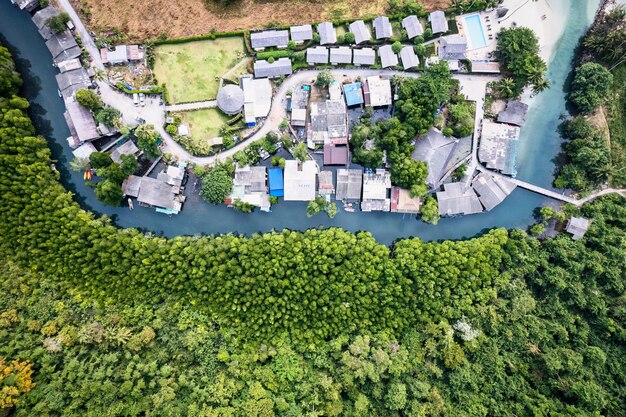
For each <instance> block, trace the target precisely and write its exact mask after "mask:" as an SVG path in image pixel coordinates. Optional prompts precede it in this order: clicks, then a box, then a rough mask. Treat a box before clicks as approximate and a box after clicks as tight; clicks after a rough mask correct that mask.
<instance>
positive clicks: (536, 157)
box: [0, 0, 599, 245]
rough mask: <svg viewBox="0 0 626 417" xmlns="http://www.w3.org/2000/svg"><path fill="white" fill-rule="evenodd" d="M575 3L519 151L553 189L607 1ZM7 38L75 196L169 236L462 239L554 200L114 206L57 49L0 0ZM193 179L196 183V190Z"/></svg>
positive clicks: (529, 175) (533, 177)
mask: <svg viewBox="0 0 626 417" xmlns="http://www.w3.org/2000/svg"><path fill="white" fill-rule="evenodd" d="M563 1H564V2H565V4H566V5H567V6H566V7H569V10H568V11H567V16H564V17H563V18H564V19H566V21H567V27H566V29H565V33H564V34H563V36H562V38H561V42H560V44H559V46H558V48H557V50H556V52H555V54H554V56H553V58H552V61H551V62H550V64H549V70H548V77H549V79H550V81H551V83H552V86H551V88H550V89H548V90H547V91H545V92H544V93H542V94H540V95H539V96H537V97H536V98H535V99H534V101H533V104H532V106H531V109H530V111H529V114H528V119H527V120H528V121H527V123H526V125H525V126H524V128H523V129H522V137H521V138H520V141H521V145H520V150H519V154H518V164H519V173H518V178H520V179H522V180H525V181H528V182H531V183H534V184H538V185H541V186H543V187H550V185H551V182H552V178H553V172H554V162H553V159H554V157H555V156H556V155H557V154H558V152H559V150H560V144H561V139H560V137H559V135H558V133H557V132H556V128H557V126H558V124H559V117H560V115H561V114H562V113H564V112H565V102H564V93H563V84H564V82H565V80H566V78H567V75H568V74H569V71H570V63H571V60H572V56H573V53H574V48H575V46H576V44H577V42H578V39H579V38H580V36H581V35H582V34H583V33H584V30H585V28H586V27H587V26H588V25H589V24H590V23H591V21H592V20H593V15H594V12H595V10H596V8H597V6H598V4H599V0H590V1H585V0H572V1H570V0H563ZM0 35H1V37H0V41H1V42H2V43H3V44H5V45H7V46H8V47H9V49H10V50H11V52H12V53H13V55H14V58H15V59H16V62H17V65H18V70H19V71H20V72H21V74H22V76H23V77H24V89H23V93H22V94H23V95H24V96H25V97H26V98H27V99H28V100H30V102H31V117H32V118H33V121H34V123H35V125H36V127H37V129H38V132H40V133H41V134H42V135H44V136H45V137H46V138H47V139H48V142H49V143H50V147H51V149H52V154H53V157H54V158H55V159H56V160H57V161H58V162H57V167H58V169H59V170H60V172H61V178H62V181H63V184H64V186H65V187H66V188H67V189H68V190H70V191H71V192H72V193H74V198H75V200H76V201H77V202H78V203H79V204H80V205H81V206H82V207H83V208H85V209H87V210H91V211H94V212H96V213H100V214H106V215H108V216H110V217H111V218H112V219H113V221H114V222H115V224H117V225H118V226H120V227H136V228H139V229H141V230H145V231H152V232H154V233H156V234H162V235H165V236H176V235H193V234H219V233H242V234H251V233H255V232H267V231H271V230H282V229H284V228H288V229H292V230H304V229H308V228H316V227H341V228H343V229H345V230H349V231H353V232H356V231H361V230H366V231H369V232H371V233H372V234H373V235H374V237H375V238H376V239H377V240H378V241H379V242H381V243H383V244H387V245H389V244H392V243H393V242H394V241H395V240H397V239H400V238H405V237H411V236H417V237H419V238H421V239H423V240H425V241H432V240H443V239H462V238H468V237H471V236H475V235H477V234H480V233H482V232H484V231H485V230H487V229H491V228H494V227H506V228H524V229H525V228H526V227H527V226H528V225H530V224H532V223H533V222H534V220H533V210H534V209H535V208H536V207H538V206H541V205H542V204H545V203H546V202H547V201H548V200H546V198H544V197H542V196H539V195H536V194H534V193H532V192H530V191H526V190H522V189H519V188H518V189H516V190H515V191H514V192H513V193H512V194H511V195H510V196H509V197H508V198H507V199H506V200H505V201H504V202H503V203H502V204H501V205H500V206H498V207H496V208H495V209H494V210H492V211H491V212H485V213H482V214H478V215H471V216H463V217H456V218H446V219H441V220H440V222H439V223H438V224H437V225H436V226H433V225H428V224H425V223H422V222H421V221H417V220H415V218H414V217H412V216H409V215H401V214H395V213H346V212H343V211H342V210H341V209H340V211H339V213H338V214H337V216H336V217H335V218H334V219H328V218H326V216H325V215H323V214H319V215H317V216H315V217H312V218H307V217H306V214H305V208H306V203H285V202H280V203H279V204H276V205H274V206H273V207H272V212H271V213H262V212H255V213H253V214H242V213H239V212H237V211H235V210H233V209H229V208H227V207H226V206H212V205H209V204H206V203H204V202H203V201H202V200H201V199H200V197H199V196H198V194H197V193H195V194H194V193H191V192H189V193H188V194H190V195H189V196H188V200H187V202H186V203H185V205H184V207H183V211H182V212H181V213H180V214H179V215H177V216H173V217H168V216H166V215H162V214H158V213H156V212H155V211H154V210H153V209H147V208H143V207H136V208H135V210H133V211H130V210H129V209H128V208H121V207H120V208H114V207H108V206H105V205H103V204H101V203H100V202H98V201H97V200H96V198H95V195H94V193H93V190H91V189H90V188H88V187H87V186H86V185H85V184H84V182H83V178H82V173H76V172H72V171H70V170H69V161H70V160H71V159H72V153H71V149H70V147H69V146H68V144H67V140H66V138H67V137H68V136H69V131H68V128H67V125H66V124H65V119H64V118H63V112H64V104H63V101H62V100H61V98H59V96H58V94H57V85H56V81H55V78H54V76H55V75H56V74H57V72H58V71H57V69H56V68H54V67H53V66H52V61H51V57H50V54H49V52H48V50H47V48H46V46H45V44H44V41H43V39H42V38H41V37H40V36H39V34H38V32H37V29H36V27H35V25H34V24H33V23H32V21H31V20H30V16H29V15H28V14H27V13H25V12H22V11H20V10H19V9H18V8H17V7H15V6H13V5H12V4H11V2H10V1H9V0H0ZM191 186H192V184H188V188H191Z"/></svg>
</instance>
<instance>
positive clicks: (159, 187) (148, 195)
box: [122, 175, 185, 214]
mask: <svg viewBox="0 0 626 417" xmlns="http://www.w3.org/2000/svg"><path fill="white" fill-rule="evenodd" d="M122 192H123V193H124V195H126V196H128V197H136V198H137V201H138V202H139V204H140V205H142V206H147V207H155V208H156V209H157V212H161V213H165V214H178V213H179V212H180V210H181V209H182V205H183V202H184V201H185V197H184V196H183V195H182V190H181V188H180V187H177V186H175V185H170V184H168V183H166V182H164V181H161V180H159V179H157V178H151V177H138V176H136V175H131V176H130V177H128V178H126V179H125V180H124V182H123V183H122Z"/></svg>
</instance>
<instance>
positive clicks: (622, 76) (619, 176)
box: [606, 64, 626, 187]
mask: <svg viewBox="0 0 626 417" xmlns="http://www.w3.org/2000/svg"><path fill="white" fill-rule="evenodd" d="M606 109H607V116H608V122H609V129H610V131H611V161H612V163H613V167H614V168H615V170H616V172H615V174H614V175H613V176H612V177H611V185H613V186H615V187H626V64H622V65H620V66H619V67H618V68H616V69H615V70H613V89H612V92H611V95H610V97H609V100H608V102H607V105H606Z"/></svg>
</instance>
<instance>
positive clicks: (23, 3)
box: [11, 0, 39, 12]
mask: <svg viewBox="0 0 626 417" xmlns="http://www.w3.org/2000/svg"><path fill="white" fill-rule="evenodd" d="M11 1H12V2H13V3H14V4H16V5H17V6H18V7H19V8H20V10H27V11H29V12H32V11H33V10H35V9H36V8H37V6H39V0H11Z"/></svg>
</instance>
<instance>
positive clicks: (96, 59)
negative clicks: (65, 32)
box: [58, 0, 104, 70]
mask: <svg viewBox="0 0 626 417" xmlns="http://www.w3.org/2000/svg"><path fill="white" fill-rule="evenodd" d="M58 2H59V6H61V7H62V8H63V10H65V11H66V12H67V14H68V15H69V16H70V18H71V19H72V22H73V23H74V26H75V27H76V31H78V34H79V35H80V39H81V40H82V41H83V47H84V48H85V49H86V50H87V52H89V55H91V58H92V60H93V61H92V64H93V66H94V67H96V68H97V69H101V70H104V64H103V63H102V59H101V58H100V49H98V47H97V46H96V43H95V42H94V41H93V38H92V37H91V35H90V34H89V31H88V30H87V28H86V27H85V25H83V21H82V20H81V19H80V17H79V16H78V13H76V10H74V8H73V7H72V5H71V4H70V1H69V0H58Z"/></svg>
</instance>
